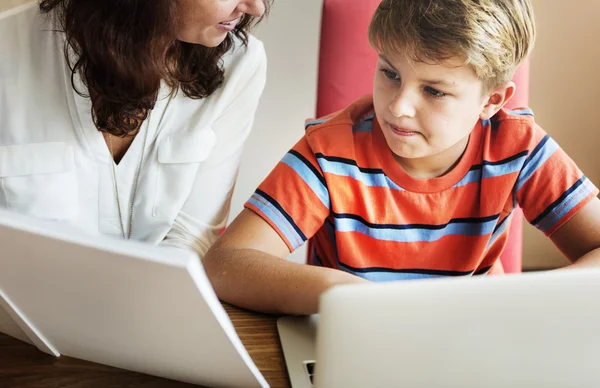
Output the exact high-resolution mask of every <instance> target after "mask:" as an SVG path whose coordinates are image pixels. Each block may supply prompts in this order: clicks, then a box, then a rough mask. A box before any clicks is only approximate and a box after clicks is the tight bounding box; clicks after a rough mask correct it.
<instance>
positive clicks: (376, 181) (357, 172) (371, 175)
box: [317, 155, 404, 191]
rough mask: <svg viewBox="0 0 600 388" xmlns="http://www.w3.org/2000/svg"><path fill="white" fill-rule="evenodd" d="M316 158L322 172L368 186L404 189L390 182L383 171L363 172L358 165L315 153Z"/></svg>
mask: <svg viewBox="0 0 600 388" xmlns="http://www.w3.org/2000/svg"><path fill="white" fill-rule="evenodd" d="M317 160H318V162H319V166H321V170H322V171H323V173H324V174H333V175H338V176H345V177H349V178H352V179H354V180H356V181H359V182H361V183H362V184H363V185H365V186H369V187H389V188H390V189H393V190H399V191H403V190H404V189H403V188H402V187H400V186H398V185H397V184H395V183H394V182H392V181H391V180H390V178H388V177H387V175H385V173H384V172H383V171H381V172H363V171H361V169H360V168H359V167H358V166H355V165H352V164H348V163H344V162H340V161H332V160H327V159H326V158H325V157H322V156H319V155H317Z"/></svg>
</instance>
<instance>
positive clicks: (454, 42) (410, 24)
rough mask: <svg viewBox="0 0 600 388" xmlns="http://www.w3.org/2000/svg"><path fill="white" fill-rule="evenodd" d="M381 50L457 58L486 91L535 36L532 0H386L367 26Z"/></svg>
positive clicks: (424, 58) (430, 59)
mask: <svg viewBox="0 0 600 388" xmlns="http://www.w3.org/2000/svg"><path fill="white" fill-rule="evenodd" d="M369 40H370V42H371V45H372V46H373V47H375V48H376V49H377V50H379V51H381V52H383V53H396V54H397V53H406V54H407V55H409V56H410V58H411V59H413V60H417V61H420V62H425V63H436V64H440V63H442V62H444V61H445V60H448V59H450V58H454V57H458V58H460V59H461V60H463V61H464V65H470V66H472V67H473V69H474V70H475V74H476V75H477V77H478V78H479V79H480V80H481V81H482V82H483V85H484V89H485V91H487V90H490V89H492V88H494V87H496V86H498V85H501V84H502V83H504V82H507V81H510V79H511V78H512V76H513V73H514V71H515V69H516V68H517V66H518V65H519V63H521V62H522V61H523V60H524V59H525V58H526V57H527V55H529V53H530V51H531V49H532V47H533V43H534V41H535V22H534V18H533V7H532V5H531V2H530V0H383V1H382V2H381V4H380V5H379V7H378V8H377V11H376V12H375V15H374V16H373V19H372V21H371V25H370V27H369Z"/></svg>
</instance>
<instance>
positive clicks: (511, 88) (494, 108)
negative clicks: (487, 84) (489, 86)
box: [479, 81, 517, 120]
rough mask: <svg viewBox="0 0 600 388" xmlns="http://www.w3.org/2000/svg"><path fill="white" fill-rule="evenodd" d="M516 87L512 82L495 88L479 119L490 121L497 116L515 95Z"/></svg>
mask: <svg viewBox="0 0 600 388" xmlns="http://www.w3.org/2000/svg"><path fill="white" fill-rule="evenodd" d="M516 88H517V87H516V85H515V83H514V82H512V81H508V82H506V83H503V84H502V85H499V86H497V87H496V88H494V89H493V90H492V91H491V92H490V94H489V95H488V98H487V101H486V103H485V105H484V106H483V109H482V110H481V114H480V115H479V118H481V119H482V120H488V119H490V118H491V117H492V116H493V115H495V114H496V112H498V111H499V110H500V109H502V107H503V106H504V105H505V104H506V103H507V102H508V100H510V99H511V98H512V96H514V95H515V90H516Z"/></svg>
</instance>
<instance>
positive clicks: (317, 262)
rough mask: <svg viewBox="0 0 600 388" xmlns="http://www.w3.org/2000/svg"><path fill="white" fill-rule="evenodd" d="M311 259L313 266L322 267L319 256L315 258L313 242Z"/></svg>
mask: <svg viewBox="0 0 600 388" xmlns="http://www.w3.org/2000/svg"><path fill="white" fill-rule="evenodd" d="M312 257H313V264H314V265H316V266H318V267H322V266H323V262H321V259H319V256H317V248H315V246H314V242H313V249H312Z"/></svg>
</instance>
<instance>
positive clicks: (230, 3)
mask: <svg viewBox="0 0 600 388" xmlns="http://www.w3.org/2000/svg"><path fill="white" fill-rule="evenodd" d="M270 1H271V0H152V1H133V0H127V1H123V0H102V1H96V0H43V1H41V2H40V4H39V7H38V6H36V5H35V4H34V5H33V6H24V7H20V8H17V9H14V10H12V11H9V12H6V13H4V15H2V14H0V36H2V38H1V40H0V58H2V60H1V61H0V206H3V207H7V208H9V209H12V210H15V211H18V212H21V213H24V214H28V215H31V216H35V217H38V218H42V219H49V220H56V221H60V222H68V223H70V224H73V225H75V226H77V227H79V228H80V229H82V230H85V231H87V232H91V233H102V234H107V235H114V236H121V237H123V238H131V239H135V240H142V241H146V242H149V243H153V244H167V245H172V246H177V247H183V248H192V249H195V250H196V251H197V252H198V253H199V254H200V255H203V254H204V252H206V250H207V249H208V247H209V246H210V245H211V244H212V242H213V241H214V240H215V239H216V237H217V236H218V233H219V231H220V230H221V229H222V228H223V226H224V225H225V222H226V220H227V216H228V211H229V202H230V198H231V194H232V190H233V187H234V181H235V178H236V173H237V169H238V163H239V159H240V153H241V151H242V146H243V143H244V141H245V140H246V138H247V136H248V133H249V131H250V128H251V126H252V121H253V116H254V113H255V110H256V107H257V104H258V99H259V97H260V95H261V93H262V90H263V87H264V83H265V71H266V58H265V53H264V49H263V46H262V44H261V42H259V41H258V40H256V39H255V38H253V37H252V36H249V35H248V33H247V32H248V30H249V28H250V27H251V26H252V25H253V24H255V23H256V21H259V20H260V19H261V18H262V16H263V15H264V14H265V12H266V11H267V10H268V6H269V2H270Z"/></svg>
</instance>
